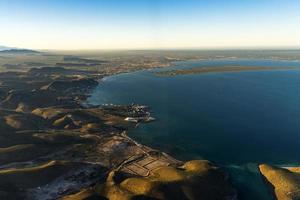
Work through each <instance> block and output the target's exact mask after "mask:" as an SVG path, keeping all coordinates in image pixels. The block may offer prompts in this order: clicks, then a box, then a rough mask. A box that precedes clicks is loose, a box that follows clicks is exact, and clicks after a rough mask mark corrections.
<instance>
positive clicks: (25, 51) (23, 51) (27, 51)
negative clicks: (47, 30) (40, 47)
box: [0, 49, 40, 54]
mask: <svg viewBox="0 0 300 200" xmlns="http://www.w3.org/2000/svg"><path fill="white" fill-rule="evenodd" d="M32 53H40V52H39V51H34V50H30V49H8V50H2V51H0V54H32Z"/></svg>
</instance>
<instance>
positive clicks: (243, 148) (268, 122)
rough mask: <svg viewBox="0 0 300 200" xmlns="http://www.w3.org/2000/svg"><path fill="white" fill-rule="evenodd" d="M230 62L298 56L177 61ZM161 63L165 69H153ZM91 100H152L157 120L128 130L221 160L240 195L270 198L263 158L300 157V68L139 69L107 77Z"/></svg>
mask: <svg viewBox="0 0 300 200" xmlns="http://www.w3.org/2000/svg"><path fill="white" fill-rule="evenodd" d="M224 65H247V66H268V67H279V66H300V62H299V61H275V60H274V61H273V60H209V61H190V62H178V63H175V65H174V67H173V68H174V69H178V68H191V67H202V66H210V67H215V66H224ZM169 69H170V68H169ZM169 69H168V70H169ZM159 70H165V69H158V70H154V71H159ZM88 101H89V102H90V103H93V104H102V103H115V104H129V103H133V102H134V103H138V104H145V105H149V106H150V107H151V110H152V112H153V116H154V117H156V118H157V120H156V121H155V122H153V123H149V124H142V125H140V126H139V127H138V128H137V129H135V130H132V131H131V132H130V136H131V137H133V138H135V139H136V140H138V141H139V142H141V143H143V144H146V145H149V146H152V147H154V148H159V149H161V150H163V151H166V152H168V153H170V154H171V155H173V156H175V157H177V158H180V159H183V160H189V159H208V160H211V161H214V162H216V163H217V164H218V165H221V166H223V167H224V168H226V169H227V170H228V171H229V173H230V174H231V177H232V179H233V183H234V184H235V186H236V187H237V188H238V189H239V195H240V198H241V199H269V196H268V194H267V192H266V190H265V187H264V184H263V182H262V179H261V177H260V176H259V173H258V170H257V164H258V163H271V164H277V165H295V164H300V154H299V147H300V71H296V70H293V71H292V70H278V71H256V72H254V71H252V72H250V71H249V72H223V73H207V74H194V75H181V76H175V77H158V76H155V75H154V74H153V71H139V72H135V73H128V74H120V75H115V76H111V77H107V78H105V79H104V81H103V82H102V83H100V85H99V87H98V88H97V89H96V90H95V91H94V93H93V94H92V96H91V97H90V98H89V99H88Z"/></svg>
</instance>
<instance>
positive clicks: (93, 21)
mask: <svg viewBox="0 0 300 200" xmlns="http://www.w3.org/2000/svg"><path fill="white" fill-rule="evenodd" d="M0 45H6V46H15V47H22V48H33V49H119V48H122V49H128V48H129V49H147V48H224V47H225V48H243V47H300V1H299V0H173V1H171V0H119V1H117V0H43V1H41V0H0Z"/></svg>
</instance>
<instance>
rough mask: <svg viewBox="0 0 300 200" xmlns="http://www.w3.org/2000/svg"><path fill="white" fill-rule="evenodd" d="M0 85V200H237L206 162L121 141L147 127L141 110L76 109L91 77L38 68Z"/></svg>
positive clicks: (6, 76)
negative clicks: (139, 127) (143, 125)
mask: <svg viewBox="0 0 300 200" xmlns="http://www.w3.org/2000/svg"><path fill="white" fill-rule="evenodd" d="M0 78H1V79H0V100H1V102H0V132H1V134H0V141H1V143H0V198H1V199H93V197H97V199H112V200H113V199H237V193H236V191H235V189H233V187H232V186H231V184H230V181H229V178H228V176H227V174H226V173H225V172H224V171H223V170H222V169H220V168H219V167H217V166H215V165H214V164H212V163H211V162H209V161H204V160H196V161H188V162H182V161H178V160H176V159H174V158H172V157H171V156H169V155H167V154H165V153H163V152H160V151H159V150H155V149H152V148H150V147H147V146H144V145H142V144H139V143H137V142H136V141H134V140H132V139H131V138H129V137H128V136H127V135H126V132H127V131H128V130H130V129H132V128H134V127H135V126H136V124H137V123H143V122H147V121H151V120H152V118H151V115H150V112H149V108H147V107H146V106H140V105H99V106H89V105H84V104H82V102H84V101H85V100H86V98H87V97H88V94H89V93H90V92H91V91H92V89H93V88H95V87H96V86H97V85H98V83H99V82H98V80H100V79H101V78H103V77H102V76H101V75H99V74H97V72H93V71H81V70H72V69H68V70H67V69H64V68H60V67H53V68H51V67H45V68H32V69H30V70H28V71H27V72H4V73H1V74H0ZM129 119H134V120H129Z"/></svg>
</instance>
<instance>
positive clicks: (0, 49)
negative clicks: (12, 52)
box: [0, 45, 13, 51]
mask: <svg viewBox="0 0 300 200" xmlns="http://www.w3.org/2000/svg"><path fill="white" fill-rule="evenodd" d="M8 49H13V48H12V47H6V46H1V45H0V51H3V50H8Z"/></svg>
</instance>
